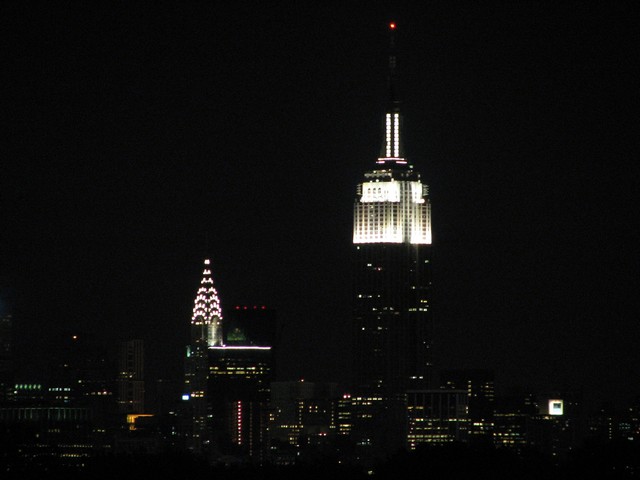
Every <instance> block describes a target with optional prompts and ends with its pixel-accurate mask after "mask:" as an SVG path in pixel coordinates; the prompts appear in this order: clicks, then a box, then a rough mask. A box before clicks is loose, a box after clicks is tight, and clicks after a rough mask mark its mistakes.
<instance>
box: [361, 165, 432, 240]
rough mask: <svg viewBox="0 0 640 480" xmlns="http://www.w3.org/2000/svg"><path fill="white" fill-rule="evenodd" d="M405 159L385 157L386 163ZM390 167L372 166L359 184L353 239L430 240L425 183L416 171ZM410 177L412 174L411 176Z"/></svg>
mask: <svg viewBox="0 0 640 480" xmlns="http://www.w3.org/2000/svg"><path fill="white" fill-rule="evenodd" d="M398 161H402V162H403V164H402V165H406V162H404V159H400V158H398V159H396V158H384V159H379V160H378V164H382V165H383V166H387V164H388V163H397V162H398ZM405 168H407V170H400V171H398V170H395V169H393V168H389V169H380V170H373V171H372V172H368V173H366V174H365V182H363V183H362V184H360V185H358V195H359V199H358V200H357V201H356V205H355V211H354V224H353V243H354V244H360V243H411V244H426V245H430V244H431V205H430V203H429V200H428V193H429V192H428V187H427V186H426V185H423V184H422V183H421V182H420V179H419V176H418V174H417V173H415V172H413V171H412V170H411V167H410V166H406V167H405ZM412 177H413V178H412Z"/></svg>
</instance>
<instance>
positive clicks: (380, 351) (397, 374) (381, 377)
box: [353, 23, 432, 396]
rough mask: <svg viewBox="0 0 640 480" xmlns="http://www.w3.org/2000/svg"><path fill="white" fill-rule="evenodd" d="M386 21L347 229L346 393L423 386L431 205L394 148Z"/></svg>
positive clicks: (397, 135) (395, 116)
mask: <svg viewBox="0 0 640 480" xmlns="http://www.w3.org/2000/svg"><path fill="white" fill-rule="evenodd" d="M395 28H396V27H395V24H393V23H392V24H390V28H389V30H390V31H389V33H390V52H389V103H388V105H387V108H386V112H385V116H384V138H383V142H382V152H381V155H380V157H379V158H378V159H377V161H376V164H375V167H374V168H373V169H372V170H371V171H369V172H366V173H365V175H364V181H363V182H362V183H361V184H359V185H358V187H357V198H356V201H355V208H354V226H353V295H354V304H353V305H354V310H353V339H354V345H353V351H354V357H355V358H354V388H355V389H356V391H360V392H362V393H366V394H380V395H383V396H384V395H392V394H398V393H404V392H406V390H407V389H409V388H425V387H426V386H427V385H428V383H429V377H430V370H431V368H430V367H431V364H432V359H431V349H432V334H431V331H432V321H431V305H430V297H431V264H430V261H431V205H430V202H429V196H428V187H427V186H426V185H424V184H423V183H422V182H421V180H420V175H419V174H418V173H417V172H416V171H414V170H413V166H412V165H411V164H410V163H409V162H408V161H407V159H406V158H405V156H404V151H403V148H402V130H401V127H402V117H401V114H400V102H399V100H398V98H397V94H396V86H397V81H396V54H395V38H394V34H395Z"/></svg>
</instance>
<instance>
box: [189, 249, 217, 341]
mask: <svg viewBox="0 0 640 480" xmlns="http://www.w3.org/2000/svg"><path fill="white" fill-rule="evenodd" d="M191 328H192V336H193V338H192V342H193V343H194V344H195V343H197V342H199V341H205V342H206V344H207V346H208V347H214V346H220V345H222V310H221V309H220V299H219V298H218V292H217V291H216V289H215V287H214V286H213V278H212V276H211V262H210V260H209V259H206V260H205V261H204V270H203V272H202V280H201V281H200V288H198V293H197V294H196V299H195V301H194V306H193V315H192V317H191Z"/></svg>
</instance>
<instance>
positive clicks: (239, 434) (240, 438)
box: [236, 400, 242, 445]
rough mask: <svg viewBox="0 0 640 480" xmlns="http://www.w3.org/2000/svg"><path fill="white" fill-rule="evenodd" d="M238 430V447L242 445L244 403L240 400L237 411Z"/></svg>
mask: <svg viewBox="0 0 640 480" xmlns="http://www.w3.org/2000/svg"><path fill="white" fill-rule="evenodd" d="M236 429H237V432H236V434H237V437H236V443H237V444H238V445H242V402H241V401H240V400H238V405H237V409H236Z"/></svg>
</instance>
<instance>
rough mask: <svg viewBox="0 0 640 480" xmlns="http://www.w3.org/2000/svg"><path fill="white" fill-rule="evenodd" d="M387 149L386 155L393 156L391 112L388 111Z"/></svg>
mask: <svg viewBox="0 0 640 480" xmlns="http://www.w3.org/2000/svg"><path fill="white" fill-rule="evenodd" d="M385 130H386V132H385V133H386V147H387V148H386V150H385V157H387V158H390V157H391V114H390V113H387V115H386V129H385Z"/></svg>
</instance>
